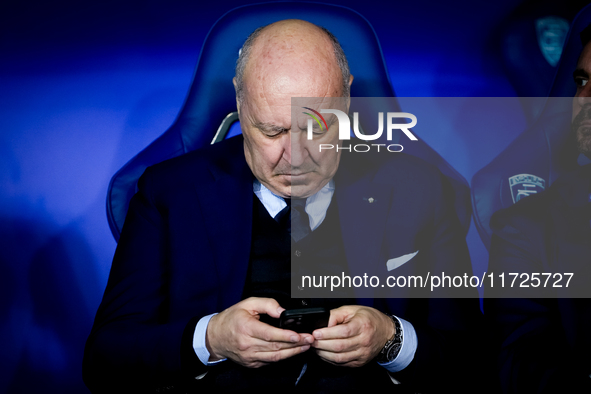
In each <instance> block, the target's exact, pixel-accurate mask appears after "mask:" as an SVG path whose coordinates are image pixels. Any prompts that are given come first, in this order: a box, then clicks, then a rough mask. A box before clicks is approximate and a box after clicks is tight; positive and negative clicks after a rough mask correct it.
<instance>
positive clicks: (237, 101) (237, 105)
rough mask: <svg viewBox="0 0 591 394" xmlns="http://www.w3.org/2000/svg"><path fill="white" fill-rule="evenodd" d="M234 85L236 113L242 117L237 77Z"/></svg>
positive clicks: (234, 79) (233, 79)
mask: <svg viewBox="0 0 591 394" xmlns="http://www.w3.org/2000/svg"><path fill="white" fill-rule="evenodd" d="M232 83H233V84H234V90H235V91H236V111H237V112H238V116H240V100H238V87H237V85H236V77H234V78H232Z"/></svg>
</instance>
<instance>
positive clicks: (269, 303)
mask: <svg viewBox="0 0 591 394" xmlns="http://www.w3.org/2000/svg"><path fill="white" fill-rule="evenodd" d="M243 307H244V309H246V310H247V311H249V312H250V314H252V315H260V314H267V315H269V316H271V317H274V318H276V319H277V318H279V316H281V312H283V311H284V310H285V308H283V307H281V305H279V303H278V302H277V301H275V300H274V299H272V298H257V297H251V298H248V299H246V300H244V301H243Z"/></svg>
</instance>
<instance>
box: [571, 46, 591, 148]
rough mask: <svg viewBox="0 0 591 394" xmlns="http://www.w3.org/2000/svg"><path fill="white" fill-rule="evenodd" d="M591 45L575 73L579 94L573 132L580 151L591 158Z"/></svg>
mask: <svg viewBox="0 0 591 394" xmlns="http://www.w3.org/2000/svg"><path fill="white" fill-rule="evenodd" d="M590 75H591V43H588V44H587V45H586V46H585V48H583V52H581V56H580V57H579V61H578V63H577V69H576V70H575V72H574V73H573V77H574V80H575V83H576V85H577V93H576V94H575V98H574V100H573V123H572V130H573V132H574V133H575V138H576V141H577V146H578V148H579V151H580V152H581V153H583V154H584V155H586V156H587V157H589V158H591V84H589V76H590Z"/></svg>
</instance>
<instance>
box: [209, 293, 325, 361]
mask: <svg viewBox="0 0 591 394" xmlns="http://www.w3.org/2000/svg"><path fill="white" fill-rule="evenodd" d="M283 311H284V308H282V307H281V306H279V303H277V301H275V300H274V299H271V298H254V297H252V298H248V299H246V300H243V301H241V302H239V303H237V304H235V305H233V306H231V307H230V308H228V309H226V310H225V311H223V312H222V313H220V314H217V315H215V316H214V317H212V318H211V320H210V321H209V325H208V326H207V334H206V345H207V350H208V351H209V354H210V360H221V359H223V358H229V359H231V360H233V361H234V362H236V363H238V364H240V365H243V366H245V367H249V368H258V367H262V366H263V365H266V364H268V363H272V362H277V361H280V360H283V359H286V358H289V357H292V356H295V355H296V354H299V353H302V352H305V351H306V350H308V349H309V348H310V344H311V343H312V342H313V341H314V338H313V337H312V335H310V334H298V333H296V332H295V331H290V330H282V329H280V328H276V327H272V326H270V325H268V324H265V323H263V322H261V321H259V315H260V314H267V315H270V316H271V317H274V318H278V317H279V316H280V315H281V312H283Z"/></svg>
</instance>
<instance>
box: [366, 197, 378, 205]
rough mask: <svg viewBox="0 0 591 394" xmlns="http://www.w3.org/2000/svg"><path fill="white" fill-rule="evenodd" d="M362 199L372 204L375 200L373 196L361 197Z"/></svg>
mask: <svg viewBox="0 0 591 394" xmlns="http://www.w3.org/2000/svg"><path fill="white" fill-rule="evenodd" d="M363 201H367V202H368V203H370V204H373V203H374V202H375V201H376V200H375V198H373V197H369V198H367V197H363Z"/></svg>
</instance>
